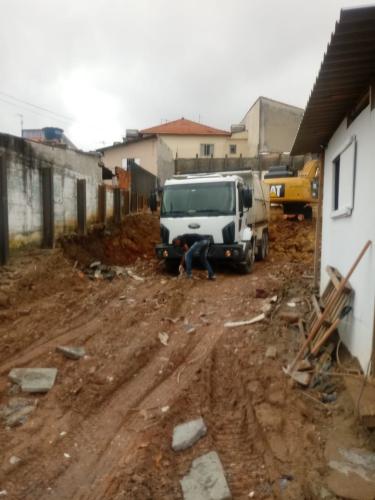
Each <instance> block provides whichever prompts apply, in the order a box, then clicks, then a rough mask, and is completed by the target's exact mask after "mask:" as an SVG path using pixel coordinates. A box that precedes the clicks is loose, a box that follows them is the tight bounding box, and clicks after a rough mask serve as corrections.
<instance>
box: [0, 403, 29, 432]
mask: <svg viewBox="0 0 375 500" xmlns="http://www.w3.org/2000/svg"><path fill="white" fill-rule="evenodd" d="M35 406H36V401H33V400H30V399H24V398H13V399H11V400H10V401H9V403H8V405H6V406H2V407H1V408H0V416H1V417H2V418H3V419H4V420H5V425H6V426H7V427H15V426H16V425H22V424H24V423H25V422H26V420H27V417H28V416H29V415H30V413H32V412H33V411H34V410H35Z"/></svg>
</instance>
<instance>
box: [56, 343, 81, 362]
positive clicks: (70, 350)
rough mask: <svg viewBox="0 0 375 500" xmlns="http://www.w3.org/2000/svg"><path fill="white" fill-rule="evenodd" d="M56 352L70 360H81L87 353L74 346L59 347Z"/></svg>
mask: <svg viewBox="0 0 375 500" xmlns="http://www.w3.org/2000/svg"><path fill="white" fill-rule="evenodd" d="M56 351H57V352H60V353H61V354H63V355H64V356H65V357H66V358H69V359H80V358H83V356H85V354H86V351H85V349H84V348H83V347H73V346H58V347H56Z"/></svg>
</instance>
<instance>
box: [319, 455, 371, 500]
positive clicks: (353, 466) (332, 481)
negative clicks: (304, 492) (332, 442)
mask: <svg viewBox="0 0 375 500" xmlns="http://www.w3.org/2000/svg"><path fill="white" fill-rule="evenodd" d="M328 459H329V462H328V465H329V467H330V468H331V472H330V474H329V475H328V478H327V485H328V487H329V489H330V490H331V491H332V492H333V493H334V494H335V495H337V496H338V497H340V498H352V499H356V500H366V499H368V500H370V499H371V500H372V499H373V498H375V453H371V452H369V451H367V450H361V449H346V448H341V447H338V448H336V449H335V450H334V451H332V450H328Z"/></svg>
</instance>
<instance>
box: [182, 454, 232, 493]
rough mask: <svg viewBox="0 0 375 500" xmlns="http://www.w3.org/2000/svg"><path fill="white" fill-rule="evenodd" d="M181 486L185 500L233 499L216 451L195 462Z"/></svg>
mask: <svg viewBox="0 0 375 500" xmlns="http://www.w3.org/2000/svg"><path fill="white" fill-rule="evenodd" d="M180 484H181V488H182V493H183V497H184V500H228V499H231V498H232V495H231V493H230V490H229V486H228V483H227V481H226V479H225V475H224V469H223V466H222V464H221V461H220V458H219V456H218V454H217V453H216V451H211V452H209V453H206V455H202V456H201V457H199V458H196V459H195V460H193V463H192V465H191V469H190V472H189V474H187V475H186V476H185V477H183V478H182V479H181V481H180Z"/></svg>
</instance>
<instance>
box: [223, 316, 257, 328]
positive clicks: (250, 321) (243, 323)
mask: <svg viewBox="0 0 375 500" xmlns="http://www.w3.org/2000/svg"><path fill="white" fill-rule="evenodd" d="M265 317H266V316H265V314H264V313H262V314H259V316H255V318H252V319H248V320H244V321H228V322H226V323H224V327H225V328H235V327H237V326H246V325H252V324H253V323H257V322H258V321H262V320H263V319H264V318H265Z"/></svg>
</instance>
